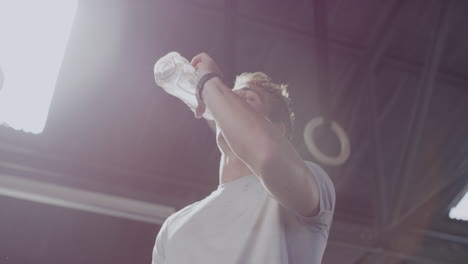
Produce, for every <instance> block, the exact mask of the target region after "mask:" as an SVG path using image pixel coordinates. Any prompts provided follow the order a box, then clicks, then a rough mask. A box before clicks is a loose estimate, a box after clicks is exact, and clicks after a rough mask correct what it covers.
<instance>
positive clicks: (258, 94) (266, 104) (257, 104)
mask: <svg viewBox="0 0 468 264" xmlns="http://www.w3.org/2000/svg"><path fill="white" fill-rule="evenodd" d="M232 91H233V92H234V93H235V94H237V95H238V96H239V97H240V98H241V99H243V100H244V101H245V102H246V103H247V104H248V105H249V106H250V107H251V108H252V109H254V110H255V111H257V112H258V113H261V114H263V115H264V116H266V117H268V114H269V113H270V110H271V107H272V99H271V95H269V94H268V92H267V91H265V90H264V89H263V88H261V87H258V86H256V85H252V84H245V85H243V86H241V88H237V89H233V90H232ZM216 137H217V140H218V144H220V143H221V144H225V140H224V138H223V136H222V134H221V131H220V130H219V128H218V127H217V128H216Z"/></svg>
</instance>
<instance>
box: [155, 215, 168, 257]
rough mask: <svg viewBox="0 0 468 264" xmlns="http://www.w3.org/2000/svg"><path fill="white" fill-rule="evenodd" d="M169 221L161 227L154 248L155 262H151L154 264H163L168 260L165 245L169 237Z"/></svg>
mask: <svg viewBox="0 0 468 264" xmlns="http://www.w3.org/2000/svg"><path fill="white" fill-rule="evenodd" d="M167 221H168V220H166V221H165V222H164V224H163V225H162V226H161V229H160V230H159V233H158V235H157V236H156V241H155V243H154V248H153V261H152V262H151V263H152V264H163V263H164V261H165V259H166V255H165V250H164V243H165V240H166V236H167Z"/></svg>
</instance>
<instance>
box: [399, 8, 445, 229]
mask: <svg viewBox="0 0 468 264" xmlns="http://www.w3.org/2000/svg"><path fill="white" fill-rule="evenodd" d="M436 3H441V4H442V8H440V9H439V8H437V5H436V8H437V9H438V10H440V11H439V14H438V17H437V22H436V23H437V24H436V27H435V29H434V31H433V36H432V42H431V44H430V47H429V49H428V53H427V59H426V63H425V65H424V69H423V73H422V76H421V80H420V83H419V86H418V88H417V89H418V95H419V94H420V95H421V97H422V98H421V97H419V96H416V98H415V99H416V100H415V101H416V102H415V106H414V110H413V112H412V115H411V119H410V125H409V135H408V136H407V138H408V139H410V141H411V144H407V146H406V147H405V149H404V150H403V155H401V156H402V163H401V165H399V166H398V169H397V170H396V173H395V176H396V177H399V178H400V179H401V181H400V182H401V183H402V188H401V189H399V188H395V191H398V195H394V197H401V198H402V199H401V200H399V201H398V202H397V206H396V208H395V210H394V211H393V215H394V216H395V217H397V218H396V219H398V216H399V215H400V214H401V211H402V210H403V209H402V207H403V204H404V203H405V202H404V201H406V199H405V197H406V196H405V195H406V194H407V193H408V191H409V189H410V187H409V177H408V173H409V171H410V169H411V164H413V162H414V160H415V157H416V153H417V151H418V147H419V143H420V141H421V135H422V131H423V128H424V124H425V120H426V115H427V112H428V109H429V104H430V101H431V97H432V92H433V90H434V84H435V79H436V78H435V76H436V75H437V71H438V68H439V65H440V61H441V58H442V53H443V52H444V50H445V43H446V39H447V35H448V30H449V27H450V18H451V17H450V15H451V10H452V8H453V3H454V1H451V0H449V1H444V2H436ZM396 219H395V218H394V221H393V222H394V224H392V225H395V224H398V221H395V220H396Z"/></svg>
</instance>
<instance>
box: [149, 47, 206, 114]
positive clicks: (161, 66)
mask: <svg viewBox="0 0 468 264" xmlns="http://www.w3.org/2000/svg"><path fill="white" fill-rule="evenodd" d="M154 80H155V81H156V84H157V85H158V86H160V87H161V88H163V89H164V91H166V92H167V93H168V94H170V95H173V96H175V97H177V98H179V99H180V100H181V101H182V102H184V103H185V104H186V105H187V106H188V107H189V108H190V109H191V110H192V111H193V112H194V113H195V109H196V108H197V106H198V101H197V95H196V89H197V88H196V87H197V83H198V77H197V72H196V70H195V68H194V67H193V66H192V64H190V62H189V61H188V60H187V59H186V58H184V57H182V56H181V55H180V54H179V53H177V52H175V51H173V52H170V53H168V54H166V55H164V56H163V57H161V58H160V59H159V60H158V61H157V62H156V64H155V65H154ZM203 117H204V118H205V119H208V120H213V117H212V115H211V113H210V112H209V111H208V109H206V110H205V113H204V114H203Z"/></svg>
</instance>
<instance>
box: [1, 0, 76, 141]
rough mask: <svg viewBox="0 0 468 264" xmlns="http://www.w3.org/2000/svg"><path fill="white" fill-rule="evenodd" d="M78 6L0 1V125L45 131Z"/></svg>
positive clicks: (46, 0)
mask: <svg viewBox="0 0 468 264" xmlns="http://www.w3.org/2000/svg"><path fill="white" fill-rule="evenodd" d="M77 5H78V3H77V0H43V1H36V0H11V1H0V124H3V125H7V126H10V127H12V128H14V129H17V130H24V131H26V132H32V133H36V134H37V133H41V132H42V131H43V130H44V126H45V122H46V120H47V114H48V112H49V107H50V103H51V99H52V95H53V92H54V89H55V84H56V81H57V77H58V73H59V70H60V66H61V63H62V59H63V56H64V53H65V47H66V43H67V40H68V37H69V35H70V31H71V26H72V22H73V18H74V16H75V13H76V9H77Z"/></svg>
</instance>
